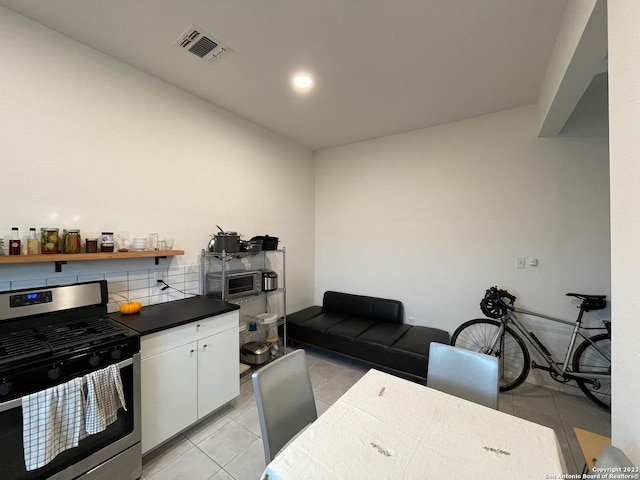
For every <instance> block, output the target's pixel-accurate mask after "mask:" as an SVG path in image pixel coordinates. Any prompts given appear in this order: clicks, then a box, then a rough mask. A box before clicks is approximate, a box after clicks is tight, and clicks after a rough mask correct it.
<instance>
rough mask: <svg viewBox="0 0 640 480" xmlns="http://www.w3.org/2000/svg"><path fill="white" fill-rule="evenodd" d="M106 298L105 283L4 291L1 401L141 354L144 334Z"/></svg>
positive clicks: (0, 320)
mask: <svg viewBox="0 0 640 480" xmlns="http://www.w3.org/2000/svg"><path fill="white" fill-rule="evenodd" d="M107 302H108V294H107V284H106V282H105V281H99V282H87V283H83V284H75V285H67V286H56V287H43V288H39V289H31V290H16V291H12V292H0V402H2V401H5V400H10V399H12V398H17V397H19V396H22V395H25V394H29V393H33V392H36V391H39V390H42V389H45V388H48V387H50V386H54V385H57V384H60V383H62V382H65V381H67V380H70V379H72V378H74V377H78V376H81V375H85V374H87V373H89V372H92V371H95V370H98V369H100V368H104V367H106V366H108V365H109V364H112V363H118V362H121V361H123V360H125V359H130V358H131V357H132V356H133V355H135V354H137V353H139V352H140V335H139V334H138V332H136V331H135V330H133V329H130V328H128V327H126V326H124V325H122V324H120V323H118V322H116V321H115V320H114V319H112V318H111V317H109V316H108V315H107V308H106V305H107Z"/></svg>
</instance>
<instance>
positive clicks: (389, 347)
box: [287, 291, 449, 380]
mask: <svg viewBox="0 0 640 480" xmlns="http://www.w3.org/2000/svg"><path fill="white" fill-rule="evenodd" d="M287 337H288V339H289V342H291V344H293V345H295V344H296V343H299V344H302V345H310V346H313V347H318V348H320V349H324V350H329V351H331V352H334V353H338V354H341V355H345V356H348V357H352V358H355V359H358V360H362V361H364V362H367V363H370V364H372V365H375V366H379V367H382V368H384V369H387V370H392V371H396V372H399V373H401V374H404V375H405V376H408V377H411V378H414V379H420V380H426V376H427V362H428V359H429V343H431V342H440V343H449V333H448V332H445V331H444V330H440V329H437V328H429V327H422V326H412V325H407V324H405V323H404V308H403V306H402V302H400V301H398V300H389V299H384V298H377V297H367V296H364V295H353V294H349V293H340V292H332V291H327V292H325V293H324V297H323V299H322V306H321V307H320V306H313V307H308V308H305V309H303V310H300V311H299V312H296V313H293V314H291V315H287Z"/></svg>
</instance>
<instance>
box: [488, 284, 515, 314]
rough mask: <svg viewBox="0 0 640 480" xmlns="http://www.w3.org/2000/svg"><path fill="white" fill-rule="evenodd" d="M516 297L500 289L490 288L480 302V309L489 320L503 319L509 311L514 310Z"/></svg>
mask: <svg viewBox="0 0 640 480" xmlns="http://www.w3.org/2000/svg"><path fill="white" fill-rule="evenodd" d="M515 301H516V297H515V296H514V295H511V294H510V293H509V292H508V291H506V290H500V289H499V288H498V287H491V288H489V289H488V290H487V291H486V292H485V294H484V298H483V299H482V300H481V301H480V309H481V310H482V313H484V314H485V315H486V316H487V317H489V318H502V317H504V316H505V314H506V313H507V310H513V304H514V303H515Z"/></svg>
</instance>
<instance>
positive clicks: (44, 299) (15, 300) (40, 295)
mask: <svg viewBox="0 0 640 480" xmlns="http://www.w3.org/2000/svg"><path fill="white" fill-rule="evenodd" d="M52 300H53V295H52V293H51V290H43V291H39V292H29V293H19V294H15V295H11V296H10V297H9V308H17V307H28V306H29V305H38V304H39V303H50V302H51V301H52Z"/></svg>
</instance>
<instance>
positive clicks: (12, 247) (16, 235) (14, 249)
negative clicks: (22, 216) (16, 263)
mask: <svg viewBox="0 0 640 480" xmlns="http://www.w3.org/2000/svg"><path fill="white" fill-rule="evenodd" d="M21 253H22V249H21V248H20V230H18V227H13V228H12V229H11V240H9V255H20V254H21Z"/></svg>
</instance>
